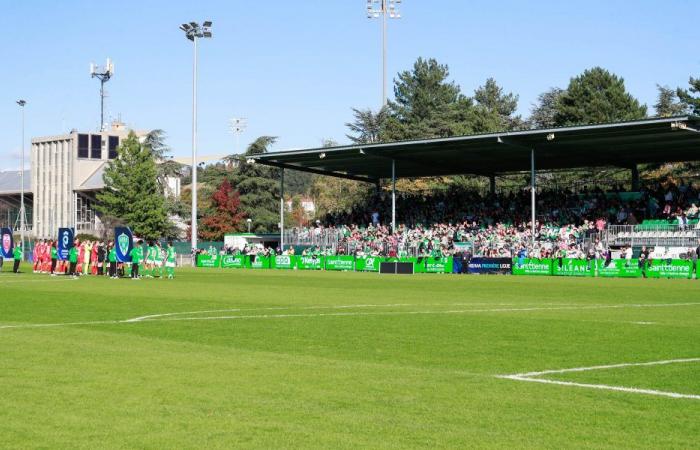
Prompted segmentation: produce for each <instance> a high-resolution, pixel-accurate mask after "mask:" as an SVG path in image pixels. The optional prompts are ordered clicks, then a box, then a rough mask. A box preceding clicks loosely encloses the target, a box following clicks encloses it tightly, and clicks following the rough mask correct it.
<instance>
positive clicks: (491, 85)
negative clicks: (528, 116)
mask: <svg viewBox="0 0 700 450" xmlns="http://www.w3.org/2000/svg"><path fill="white" fill-rule="evenodd" d="M474 100H475V101H476V112H475V115H474V118H475V120H476V124H475V127H474V128H475V131H476V132H479V133H485V132H492V131H508V130H514V129H517V128H520V127H521V126H522V125H523V121H522V119H521V118H520V116H516V115H514V114H515V111H516V110H517V109H518V95H516V94H513V93H508V94H505V93H503V88H502V87H500V86H499V85H498V83H496V80H495V79H493V78H489V79H487V80H486V83H484V85H483V86H479V87H478V88H477V89H476V90H475V91H474Z"/></svg>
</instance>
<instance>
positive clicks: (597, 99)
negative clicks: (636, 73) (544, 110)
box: [555, 67, 647, 126]
mask: <svg viewBox="0 0 700 450" xmlns="http://www.w3.org/2000/svg"><path fill="white" fill-rule="evenodd" d="M646 113H647V108H646V106H645V105H641V104H640V103H639V101H638V100H637V99H635V98H634V97H633V96H632V95H630V94H629V93H628V92H627V90H626V89H625V80H624V79H622V78H620V77H618V76H617V75H614V74H612V73H610V72H608V71H607V70H605V69H603V68H600V67H594V68H593V69H590V70H586V71H585V72H583V74H581V75H579V76H577V77H574V78H572V79H571V81H570V82H569V86H568V88H567V89H566V91H565V92H564V93H563V94H562V95H561V97H560V98H559V101H558V102H557V113H556V115H555V122H556V124H557V125H562V126H563V125H580V124H593V123H609V122H620V121H625V120H637V119H643V118H645V117H646Z"/></svg>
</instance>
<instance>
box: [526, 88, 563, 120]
mask: <svg viewBox="0 0 700 450" xmlns="http://www.w3.org/2000/svg"><path fill="white" fill-rule="evenodd" d="M563 94H564V90H563V89H560V88H557V87H555V88H551V89H549V90H548V91H546V92H543V93H541V94H540V95H539V96H538V97H537V103H536V104H535V105H534V106H533V108H532V113H531V114H530V118H529V119H528V122H529V124H530V127H532V128H552V127H555V126H557V122H556V115H557V108H558V106H559V99H560V98H561V96H562V95H563Z"/></svg>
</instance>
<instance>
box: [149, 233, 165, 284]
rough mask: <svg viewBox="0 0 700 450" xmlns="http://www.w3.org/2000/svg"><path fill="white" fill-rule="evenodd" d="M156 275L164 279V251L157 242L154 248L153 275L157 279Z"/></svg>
mask: <svg viewBox="0 0 700 450" xmlns="http://www.w3.org/2000/svg"><path fill="white" fill-rule="evenodd" d="M156 273H157V274H158V276H159V277H160V278H161V279H162V278H163V249H162V248H161V247H160V243H159V242H157V241H156V243H155V245H154V246H153V269H152V271H151V275H152V276H154V277H155V276H156Z"/></svg>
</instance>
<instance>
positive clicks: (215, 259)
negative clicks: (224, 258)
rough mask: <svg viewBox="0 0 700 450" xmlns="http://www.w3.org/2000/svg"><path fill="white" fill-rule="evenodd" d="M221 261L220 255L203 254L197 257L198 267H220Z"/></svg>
mask: <svg viewBox="0 0 700 450" xmlns="http://www.w3.org/2000/svg"><path fill="white" fill-rule="evenodd" d="M220 259H221V257H220V256H219V255H210V254H208V253H202V254H201V255H198V256H197V267H219V261H220Z"/></svg>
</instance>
